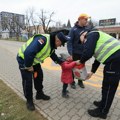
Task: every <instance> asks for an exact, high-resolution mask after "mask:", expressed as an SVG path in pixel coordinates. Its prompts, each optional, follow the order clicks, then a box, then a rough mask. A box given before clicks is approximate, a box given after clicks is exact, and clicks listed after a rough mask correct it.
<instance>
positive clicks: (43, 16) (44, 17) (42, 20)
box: [38, 9, 55, 33]
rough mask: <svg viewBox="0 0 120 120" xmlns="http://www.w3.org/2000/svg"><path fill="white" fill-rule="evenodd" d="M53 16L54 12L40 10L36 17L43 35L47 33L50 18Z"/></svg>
mask: <svg viewBox="0 0 120 120" xmlns="http://www.w3.org/2000/svg"><path fill="white" fill-rule="evenodd" d="M54 14H55V13H54V12H51V13H48V12H46V11H45V10H43V9H41V10H40V14H39V15H38V17H39V24H40V25H42V27H43V30H44V32H45V33H48V32H49V25H50V23H51V22H53V20H52V17H53V15H54Z"/></svg>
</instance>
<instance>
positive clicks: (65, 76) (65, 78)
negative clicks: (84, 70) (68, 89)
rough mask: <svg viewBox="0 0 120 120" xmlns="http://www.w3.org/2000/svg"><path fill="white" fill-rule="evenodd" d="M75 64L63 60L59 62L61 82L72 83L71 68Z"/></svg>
mask: <svg viewBox="0 0 120 120" xmlns="http://www.w3.org/2000/svg"><path fill="white" fill-rule="evenodd" d="M75 66H76V62H73V61H72V62H70V61H65V62H63V63H62V64H61V68H62V74H61V81H62V82H63V83H66V84H68V83H72V82H73V77H72V69H73V68H74V67H75Z"/></svg>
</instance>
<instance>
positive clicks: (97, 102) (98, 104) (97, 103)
mask: <svg viewBox="0 0 120 120" xmlns="http://www.w3.org/2000/svg"><path fill="white" fill-rule="evenodd" d="M93 104H94V105H95V106H96V107H99V106H100V104H101V101H94V102H93Z"/></svg>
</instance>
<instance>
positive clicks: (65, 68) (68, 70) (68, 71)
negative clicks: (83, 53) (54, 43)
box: [61, 55, 80, 98]
mask: <svg viewBox="0 0 120 120" xmlns="http://www.w3.org/2000/svg"><path fill="white" fill-rule="evenodd" d="M61 56H62V55H61ZM63 60H64V62H63V63H62V64H61V68H62V74H61V81H62V82H63V89H62V97H64V98H69V95H68V91H67V87H68V84H70V83H72V82H73V76H72V69H73V68H74V67H75V66H76V65H79V64H80V61H79V60H77V61H72V60H71V58H70V56H68V57H67V58H66V59H63Z"/></svg>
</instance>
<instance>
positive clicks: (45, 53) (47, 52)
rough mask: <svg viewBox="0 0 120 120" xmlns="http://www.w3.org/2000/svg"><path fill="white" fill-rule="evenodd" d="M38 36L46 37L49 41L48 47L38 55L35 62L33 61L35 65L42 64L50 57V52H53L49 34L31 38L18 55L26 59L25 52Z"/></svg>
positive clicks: (47, 42)
mask: <svg viewBox="0 0 120 120" xmlns="http://www.w3.org/2000/svg"><path fill="white" fill-rule="evenodd" d="M36 36H44V37H46V39H47V41H46V45H45V46H44V47H43V49H42V50H41V51H40V52H39V53H37V54H36V56H35V58H34V61H33V65H35V64H37V63H40V62H41V63H42V62H43V61H44V59H45V58H47V57H49V56H50V52H51V47H50V35H48V34H39V35H35V36H33V37H32V38H30V39H29V40H28V41H27V42H26V43H25V44H24V45H23V46H22V47H21V48H20V49H19V53H18V55H19V56H20V57H22V58H23V59H24V51H25V50H26V48H27V47H28V46H29V45H30V43H31V42H32V41H33V40H34V37H36Z"/></svg>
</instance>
